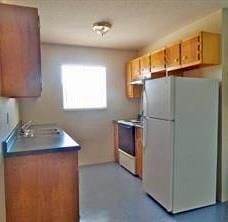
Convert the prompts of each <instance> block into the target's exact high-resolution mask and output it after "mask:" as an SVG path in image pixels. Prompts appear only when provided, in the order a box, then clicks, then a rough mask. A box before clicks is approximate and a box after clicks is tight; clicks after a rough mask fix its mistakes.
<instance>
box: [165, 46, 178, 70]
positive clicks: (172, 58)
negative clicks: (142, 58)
mask: <svg viewBox="0 0 228 222" xmlns="http://www.w3.org/2000/svg"><path fill="white" fill-rule="evenodd" d="M180 49H181V44H180V43H175V44H172V45H169V46H167V47H166V70H167V71H172V70H175V69H179V68H180V67H181V51H180Z"/></svg>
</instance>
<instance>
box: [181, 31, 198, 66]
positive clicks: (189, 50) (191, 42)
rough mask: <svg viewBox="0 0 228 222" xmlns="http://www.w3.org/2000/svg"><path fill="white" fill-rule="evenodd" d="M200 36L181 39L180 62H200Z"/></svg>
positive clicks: (183, 64) (185, 63) (188, 63)
mask: <svg viewBox="0 0 228 222" xmlns="http://www.w3.org/2000/svg"><path fill="white" fill-rule="evenodd" d="M200 59H201V57H200V36H199V35H197V36H194V37H191V38H188V39H186V40H183V41H182V43H181V64H182V66H183V67H184V66H185V65H193V64H198V63H200Z"/></svg>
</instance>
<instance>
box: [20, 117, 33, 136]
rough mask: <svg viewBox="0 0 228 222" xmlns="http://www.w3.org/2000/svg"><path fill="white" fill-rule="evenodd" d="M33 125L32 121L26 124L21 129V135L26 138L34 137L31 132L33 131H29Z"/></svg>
mask: <svg viewBox="0 0 228 222" xmlns="http://www.w3.org/2000/svg"><path fill="white" fill-rule="evenodd" d="M31 125H32V120H30V121H28V122H26V123H24V124H23V125H22V126H21V128H20V133H21V135H23V136H24V137H30V136H31V137H32V136H33V132H32V131H31V129H29V128H30V127H31Z"/></svg>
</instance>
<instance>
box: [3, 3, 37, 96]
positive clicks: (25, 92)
mask: <svg viewBox="0 0 228 222" xmlns="http://www.w3.org/2000/svg"><path fill="white" fill-rule="evenodd" d="M0 33H1V34H0V48H1V50H0V66H1V73H0V75H1V96H5V97H37V96H40V95H41V64H40V63H41V62H40V31H39V16H38V10H37V9H35V8H29V7H21V6H15V5H6V4H0Z"/></svg>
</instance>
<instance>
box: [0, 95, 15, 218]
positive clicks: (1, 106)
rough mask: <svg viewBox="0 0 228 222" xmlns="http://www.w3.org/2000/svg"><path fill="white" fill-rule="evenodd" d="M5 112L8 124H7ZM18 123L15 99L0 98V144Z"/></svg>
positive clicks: (0, 214)
mask: <svg viewBox="0 0 228 222" xmlns="http://www.w3.org/2000/svg"><path fill="white" fill-rule="evenodd" d="M7 112H8V114H9V123H8V124H7V117H6V116H7ZM18 121H19V115H18V104H17V102H16V100H15V99H6V98H0V143H2V141H3V140H4V139H5V138H6V136H7V135H8V134H9V132H10V131H11V130H12V129H13V128H14V127H15V126H16V125H17V123H18ZM4 221H5V189H4V161H3V155H2V148H1V149H0V222H4Z"/></svg>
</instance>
